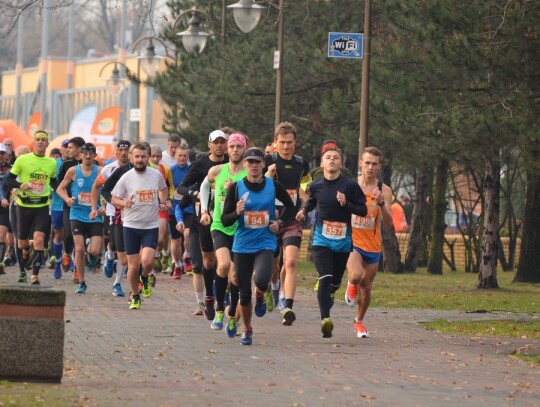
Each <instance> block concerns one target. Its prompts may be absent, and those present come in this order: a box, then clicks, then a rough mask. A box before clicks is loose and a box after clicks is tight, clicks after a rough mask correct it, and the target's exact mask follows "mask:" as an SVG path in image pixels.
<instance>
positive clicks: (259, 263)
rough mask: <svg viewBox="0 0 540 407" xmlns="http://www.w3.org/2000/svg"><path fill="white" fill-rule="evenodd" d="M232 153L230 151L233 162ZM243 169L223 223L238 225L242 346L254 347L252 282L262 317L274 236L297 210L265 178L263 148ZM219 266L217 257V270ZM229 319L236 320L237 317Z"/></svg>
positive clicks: (229, 194)
mask: <svg viewBox="0 0 540 407" xmlns="http://www.w3.org/2000/svg"><path fill="white" fill-rule="evenodd" d="M234 136H235V135H234V134H232V135H231V136H230V137H229V143H231V140H234ZM232 153H233V152H232V151H231V150H229V157H230V158H231V161H232V160H233V155H232ZM244 165H245V167H246V168H247V171H246V174H247V175H246V176H245V177H244V178H242V179H240V180H238V181H237V182H234V183H232V184H231V185H230V186H229V187H228V188H227V195H226V198H225V204H224V207H223V215H222V216H221V220H222V222H223V226H224V227H231V226H234V225H236V224H238V227H237V228H236V230H235V233H234V243H233V245H232V251H233V253H234V264H235V269H236V280H237V282H238V290H239V292H240V306H241V313H240V314H241V316H242V322H243V323H244V332H243V334H242V338H241V339H240V343H241V344H242V345H251V344H252V342H253V327H252V325H251V315H252V308H253V305H252V302H251V297H252V289H251V281H252V279H254V281H255V315H257V316H258V317H261V316H263V315H264V314H265V311H266V306H265V305H264V293H265V292H266V291H267V290H268V286H269V284H270V279H271V277H272V259H273V257H274V252H275V251H276V248H277V239H276V235H275V234H276V233H277V232H278V230H279V227H280V225H283V223H284V222H286V221H289V220H290V219H291V218H293V217H294V215H295V213H296V208H295V206H294V203H293V201H292V200H291V197H290V196H289V193H288V192H287V190H286V189H285V188H284V187H283V186H282V185H281V184H280V183H279V182H277V181H274V180H272V179H271V178H268V177H265V176H264V175H263V167H264V152H263V151H262V150H261V149H260V148H257V147H252V148H249V149H248V150H246V153H245V155H244ZM209 176H210V175H209ZM216 192H217V187H216ZM276 199H277V200H279V201H280V202H281V203H282V204H283V205H284V206H285V210H284V211H283V214H282V216H283V220H281V219H279V220H276ZM214 222H215V220H214ZM218 256H219V255H218ZM219 266H220V260H219V257H218V269H219ZM218 274H219V272H218ZM216 286H217V284H216ZM218 300H219V297H218ZM218 312H219V311H218ZM216 317H217V312H216ZM229 318H234V314H233V315H232V316H231V315H230V316H229ZM229 336H230V335H229Z"/></svg>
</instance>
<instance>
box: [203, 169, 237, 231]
mask: <svg viewBox="0 0 540 407" xmlns="http://www.w3.org/2000/svg"><path fill="white" fill-rule="evenodd" d="M200 192H201V213H202V212H203V211H207V210H208V202H209V201H210V181H208V176H206V177H205V178H204V181H203V182H202V184H201V190H200ZM233 223H234V222H233Z"/></svg>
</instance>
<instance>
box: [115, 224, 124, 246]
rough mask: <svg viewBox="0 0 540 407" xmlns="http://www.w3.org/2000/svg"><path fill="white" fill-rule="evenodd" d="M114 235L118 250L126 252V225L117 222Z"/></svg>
mask: <svg viewBox="0 0 540 407" xmlns="http://www.w3.org/2000/svg"><path fill="white" fill-rule="evenodd" d="M113 235H114V245H115V247H116V251H117V252H120V253H124V252H125V251H126V246H125V245H124V227H123V226H122V225H118V224H116V223H115V224H114V233H113Z"/></svg>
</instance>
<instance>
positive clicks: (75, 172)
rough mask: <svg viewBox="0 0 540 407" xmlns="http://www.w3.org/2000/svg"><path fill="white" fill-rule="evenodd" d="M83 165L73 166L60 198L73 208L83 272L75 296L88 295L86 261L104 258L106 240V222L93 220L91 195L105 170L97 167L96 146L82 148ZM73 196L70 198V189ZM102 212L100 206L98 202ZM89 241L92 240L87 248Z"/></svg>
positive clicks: (77, 252) (73, 227)
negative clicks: (102, 251) (95, 161)
mask: <svg viewBox="0 0 540 407" xmlns="http://www.w3.org/2000/svg"><path fill="white" fill-rule="evenodd" d="M81 155H82V163H81V164H78V165H76V166H75V167H71V168H70V169H69V170H68V171H67V172H66V175H65V177H64V179H63V181H62V182H61V183H60V185H59V186H58V189H57V190H56V192H57V193H58V196H60V198H62V200H63V201H64V202H65V203H66V204H67V206H68V207H69V208H70V211H69V220H70V221H71V231H72V233H73V241H74V243H75V265H76V268H77V270H78V272H79V282H78V284H77V289H76V290H75V293H77V294H84V293H86V289H87V286H86V282H85V280H84V277H85V262H86V253H88V254H90V255H92V256H100V255H101V241H102V238H103V219H102V218H101V216H93V217H92V218H91V217H90V212H91V210H92V203H91V199H90V194H91V191H92V186H93V185H94V183H95V181H96V178H97V176H98V174H99V171H100V170H101V167H99V166H98V165H95V164H94V160H95V158H96V155H97V154H96V146H95V145H94V144H92V143H85V144H83V145H82V147H81ZM68 188H69V189H70V192H71V194H69V195H68V193H67V190H68ZM97 206H98V209H99V206H100V205H99V203H98V205H97ZM86 239H90V242H89V243H88V245H86Z"/></svg>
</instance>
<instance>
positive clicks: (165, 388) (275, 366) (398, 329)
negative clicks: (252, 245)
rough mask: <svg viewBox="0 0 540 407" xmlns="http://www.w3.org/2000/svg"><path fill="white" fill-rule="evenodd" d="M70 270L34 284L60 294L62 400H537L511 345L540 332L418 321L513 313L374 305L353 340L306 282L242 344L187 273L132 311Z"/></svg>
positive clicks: (341, 307) (532, 371)
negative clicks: (203, 308) (286, 309)
mask: <svg viewBox="0 0 540 407" xmlns="http://www.w3.org/2000/svg"><path fill="white" fill-rule="evenodd" d="M7 272H8V274H7V275H5V276H2V277H0V284H6V283H14V282H15V280H16V271H15V268H13V267H10V268H9V269H8V270H7ZM66 277H67V278H66ZM70 277H71V275H69V274H68V275H64V277H63V278H62V280H58V281H56V280H54V279H53V278H52V274H51V272H50V271H49V270H47V271H44V272H43V273H42V275H41V281H42V285H50V286H53V287H57V288H60V289H65V290H66V291H67V293H68V296H67V305H66V314H65V318H66V337H65V352H64V358H65V366H64V378H63V380H62V384H61V385H54V386H56V388H55V389H56V390H58V391H63V392H65V394H66V398H67V400H68V401H66V405H77V406H192V405H193V406H220V407H222V406H233V405H234V406H243V405H253V406H278V405H279V406H335V405H339V406H354V405H367V404H369V405H373V406H398V405H399V406H455V405H460V406H478V405H480V406H539V405H540V368H539V367H538V366H536V367H535V366H532V365H531V364H528V363H525V362H522V361H519V360H517V359H514V358H512V357H509V356H508V355H509V354H510V353H511V352H513V351H515V350H520V351H523V352H525V353H526V352H530V353H536V354H538V353H540V341H531V340H520V339H509V338H494V337H472V338H471V337H459V336H454V335H445V334H440V333H436V332H433V331H429V330H426V329H424V328H422V326H421V325H420V324H419V322H421V321H427V320H432V319H435V318H438V317H443V318H450V319H464V318H476V319H484V318H516V315H515V314H511V315H509V314H481V315H480V314H477V315H471V314H465V313H457V312H448V311H430V310H410V309H408V310H403V309H381V308H373V309H371V310H370V311H369V318H367V319H366V325H367V326H368V329H369V330H370V332H371V334H372V337H371V338H369V339H357V338H356V337H355V335H354V332H353V330H352V323H351V321H352V318H353V310H352V309H351V308H349V307H347V306H346V305H345V303H344V302H343V301H338V302H336V305H335V306H334V308H333V310H332V318H333V320H334V324H335V329H334V336H333V337H332V338H330V339H323V338H322V336H321V333H320V320H319V315H318V307H317V303H316V296H315V294H314V293H313V291H307V290H305V291H303V292H300V293H299V294H298V296H297V299H296V301H295V307H294V309H295V312H296V315H297V321H296V322H295V323H294V324H293V326H291V327H284V326H282V325H281V318H280V314H279V312H278V311H274V312H272V313H268V314H267V315H266V316H265V317H264V318H256V317H254V321H253V324H254V343H253V345H252V346H241V345H240V344H239V339H238V338H235V339H229V338H228V337H227V336H226V334H225V332H224V331H212V330H211V329H210V322H209V321H207V320H206V319H205V318H204V317H202V316H194V315H192V313H193V310H194V305H195V304H194V294H193V289H192V286H191V278H190V277H186V276H184V277H183V278H182V280H181V281H177V280H172V279H171V278H170V277H169V276H167V275H163V274H161V275H158V282H157V286H156V288H155V289H154V293H153V295H152V297H151V298H149V299H145V300H144V301H143V304H142V307H141V309H140V310H129V309H128V301H127V297H124V298H116V297H113V296H112V294H111V292H112V280H107V279H106V278H105V277H104V276H103V274H102V273H96V274H91V275H89V276H88V278H87V284H88V291H87V293H86V294H85V295H76V294H74V293H73V289H74V286H73V284H72V283H71V281H70V280H69V278H70ZM123 287H124V290H127V283H126V282H125V281H124V283H123ZM517 317H520V315H518V316H517ZM528 317H529V318H530V317H531V316H530V315H529V316H528ZM532 317H533V318H535V317H539V316H538V315H536V316H532ZM46 386H53V385H46ZM68 394H69V395H70V397H72V395H73V394H76V395H77V397H76V398H75V400H73V399H71V398H69V397H68V396H67V395H68Z"/></svg>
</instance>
